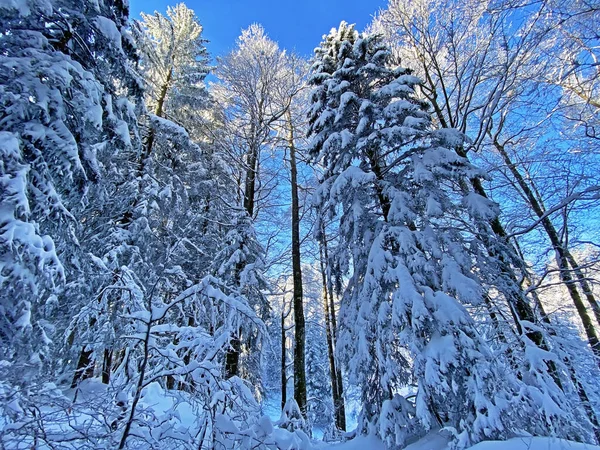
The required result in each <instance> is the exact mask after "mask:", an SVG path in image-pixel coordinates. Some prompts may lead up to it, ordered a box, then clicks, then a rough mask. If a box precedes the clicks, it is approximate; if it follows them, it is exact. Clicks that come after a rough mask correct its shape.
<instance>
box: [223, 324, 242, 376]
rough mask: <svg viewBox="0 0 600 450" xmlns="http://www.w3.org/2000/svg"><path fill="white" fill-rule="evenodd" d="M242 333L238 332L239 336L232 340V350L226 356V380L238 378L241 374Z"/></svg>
mask: <svg viewBox="0 0 600 450" xmlns="http://www.w3.org/2000/svg"><path fill="white" fill-rule="evenodd" d="M240 333H241V330H238V332H237V335H236V336H233V337H232V338H231V342H230V348H229V350H228V351H227V355H225V376H226V378H231V377H237V376H238V374H239V373H240V350H241V348H242V341H241V340H240Z"/></svg>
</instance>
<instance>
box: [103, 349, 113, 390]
mask: <svg viewBox="0 0 600 450" xmlns="http://www.w3.org/2000/svg"><path fill="white" fill-rule="evenodd" d="M112 359H113V351H112V350H109V349H104V361H103V364H102V383H104V384H108V382H109V381H110V373H111V370H112Z"/></svg>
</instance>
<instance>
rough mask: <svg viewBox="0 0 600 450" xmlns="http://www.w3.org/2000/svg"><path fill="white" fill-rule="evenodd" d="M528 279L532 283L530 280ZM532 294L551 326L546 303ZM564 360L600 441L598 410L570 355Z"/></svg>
mask: <svg viewBox="0 0 600 450" xmlns="http://www.w3.org/2000/svg"><path fill="white" fill-rule="evenodd" d="M528 281H529V282H530V283H531V281H530V280H528ZM531 295H532V296H533V300H534V302H535V305H536V307H537V308H538V310H539V311H540V316H541V318H542V321H543V322H544V323H545V324H547V325H549V326H551V325H552V323H551V321H550V317H548V314H546V310H545V309H544V305H543V304H542V301H541V300H540V298H539V296H538V295H537V292H535V291H532V292H531ZM549 332H550V334H553V335H555V334H556V332H555V331H554V330H553V329H552V328H551V327H550V330H549ZM563 362H564V364H565V366H566V367H567V370H568V371H569V376H570V378H571V382H572V383H573V385H574V386H575V389H576V390H577V396H578V397H579V400H580V401H581V404H582V405H583V409H584V411H585V413H586V415H587V417H588V419H589V421H590V423H591V424H592V428H593V430H594V436H595V437H596V441H597V442H598V443H600V423H599V422H598V416H597V415H596V412H595V411H594V408H593V407H592V404H591V403H590V398H589V397H588V395H587V392H586V390H585V387H584V386H583V384H582V383H581V381H579V378H578V377H577V374H576V373H575V368H574V367H573V365H572V364H571V360H570V359H569V357H568V356H567V355H564V356H563Z"/></svg>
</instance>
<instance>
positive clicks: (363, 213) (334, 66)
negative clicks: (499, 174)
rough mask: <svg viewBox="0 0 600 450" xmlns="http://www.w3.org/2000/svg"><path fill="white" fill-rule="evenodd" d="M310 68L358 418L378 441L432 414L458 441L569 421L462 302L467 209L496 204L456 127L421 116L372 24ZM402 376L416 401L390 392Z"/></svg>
mask: <svg viewBox="0 0 600 450" xmlns="http://www.w3.org/2000/svg"><path fill="white" fill-rule="evenodd" d="M312 72H313V74H312V78H311V84H312V85H313V86H314V91H313V94H312V109H311V111H310V113H309V119H310V122H311V130H310V134H311V137H312V149H311V154H312V157H313V161H315V162H318V163H320V164H322V165H323V166H324V175H323V177H322V180H321V185H320V188H319V189H318V191H317V193H316V194H315V203H316V204H317V206H318V208H319V209H320V212H321V214H322V216H323V218H324V219H325V218H337V219H338V220H339V229H340V239H341V242H342V244H343V251H342V252H339V251H338V252H336V254H335V255H334V257H335V258H336V259H337V261H336V263H337V265H338V266H339V267H342V268H348V269H350V267H351V270H348V274H347V275H349V276H350V278H349V283H348V287H347V288H346V290H345V291H344V293H343V297H342V303H341V310H340V317H339V319H340V330H339V338H338V351H340V352H341V353H342V355H343V356H344V357H345V360H346V363H347V365H348V368H349V373H350V376H351V379H352V380H354V381H355V382H357V383H359V384H360V386H361V387H362V401H363V411H362V420H361V423H362V426H363V427H365V428H371V427H372V428H374V429H375V430H377V432H378V434H379V435H380V437H381V438H382V439H383V440H384V442H386V444H387V445H388V446H390V447H393V446H395V445H403V444H404V443H405V442H406V439H407V438H409V437H411V436H414V435H418V434H419V433H422V432H423V431H424V430H428V429H430V428H433V427H447V428H448V429H451V430H453V433H454V437H455V440H456V443H457V444H458V445H459V446H467V445H471V444H473V443H475V442H478V441H480V440H483V439H489V438H503V437H507V436H509V435H510V432H511V430H515V429H527V430H528V431H530V432H531V433H534V434H544V435H547V434H555V433H558V434H563V433H564V434H568V433H570V432H573V427H571V426H570V425H569V418H568V417H566V416H567V413H566V412H565V411H563V410H561V409H560V407H559V406H558V405H557V404H556V403H555V402H554V399H553V397H552V395H551V394H552V393H550V394H549V393H548V392H544V391H541V390H540V389H537V388H535V387H533V386H531V385H525V384H524V383H523V382H522V381H521V380H519V378H518V377H517V376H516V374H515V373H514V372H513V371H512V369H511V367H510V366H509V364H508V363H507V361H506V360H505V359H504V358H503V357H502V355H498V354H494V353H493V351H492V349H491V348H490V347H489V346H488V345H487V343H486V341H485V339H484V338H483V336H482V335H480V333H479V329H478V325H477V323H476V322H475V320H474V318H473V316H472V315H471V313H470V310H473V309H474V308H476V307H477V306H478V305H481V304H482V303H483V302H484V299H485V295H486V292H485V289H484V286H483V285H482V280H481V279H480V277H479V276H478V272H481V271H485V270H486V267H482V266H478V265H477V264H476V263H478V262H480V258H479V255H480V253H481V250H480V248H481V247H482V245H483V244H482V242H481V240H482V237H481V236H480V235H478V233H474V232H473V230H472V227H471V226H470V222H476V221H477V220H479V218H480V217H488V218H492V217H496V216H497V214H498V208H497V205H495V204H494V203H493V202H491V201H489V200H488V199H486V198H484V197H482V196H480V195H478V194H476V193H473V192H465V190H464V189H463V188H462V186H464V184H465V182H466V181H468V180H470V179H472V178H475V177H482V176H483V175H484V174H483V173H482V172H481V171H480V170H478V169H477V168H476V167H474V166H472V165H471V164H470V163H469V162H468V161H467V160H466V159H464V158H463V157H461V156H459V155H458V154H457V153H456V151H455V148H456V147H459V146H461V145H463V143H464V137H463V135H462V134H461V133H459V132H458V131H456V130H450V129H445V130H434V129H433V127H432V124H431V119H430V116H429V113H428V112H427V107H428V106H427V104H426V103H424V102H423V101H421V100H419V99H418V98H417V96H416V94H415V88H416V87H417V86H418V84H419V80H418V79H417V78H416V77H414V76H412V75H411V74H410V71H409V70H407V69H403V68H394V67H391V65H390V53H389V51H388V49H387V48H386V47H385V46H384V45H382V43H381V39H380V38H379V37H378V36H377V35H368V34H367V35H359V34H358V33H357V32H356V31H354V28H353V27H352V26H348V25H346V24H345V23H342V24H341V25H340V28H339V29H337V30H332V32H331V33H330V34H329V35H328V36H327V37H326V38H325V41H324V42H323V43H322V44H321V46H320V47H319V48H317V49H316V51H315V58H314V65H313V69H312ZM483 239H485V237H483ZM413 384H416V386H417V388H416V393H415V394H416V395H415V398H414V403H412V402H409V401H407V400H406V398H404V397H403V396H402V395H400V392H401V391H402V392H404V391H403V390H404V389H407V388H409V387H410V386H411V385H413ZM542 398H543V399H544V400H543V401H540V399H542ZM558 424H560V425H564V426H565V427H564V429H562V426H561V427H560V428H558V427H557V428H554V427H556V426H557V425H558ZM575 428H576V427H575Z"/></svg>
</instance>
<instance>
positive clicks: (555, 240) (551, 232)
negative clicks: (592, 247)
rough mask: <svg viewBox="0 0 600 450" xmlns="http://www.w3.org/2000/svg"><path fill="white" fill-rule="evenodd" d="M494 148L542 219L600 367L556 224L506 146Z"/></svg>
mask: <svg viewBox="0 0 600 450" xmlns="http://www.w3.org/2000/svg"><path fill="white" fill-rule="evenodd" d="M494 147H495V148H496V150H497V151H498V152H499V153H500V155H501V156H502V159H503V160H504V163H505V164H506V165H507V167H508V169H509V170H510V172H511V174H512V175H513V176H514V178H515V180H516V182H517V184H518V185H519V188H520V189H521V191H522V192H523V194H524V195H525V197H526V198H527V201H528V203H529V206H530V207H531V209H532V210H533V212H534V213H535V214H536V216H538V218H539V219H540V223H541V224H542V227H543V229H544V231H545V232H546V235H547V236H548V239H549V240H550V243H551V244H552V248H553V249H554V252H555V259H556V264H557V265H558V270H559V275H560V279H561V281H562V282H563V283H564V285H565V286H566V288H567V290H568V292H569V295H570V297H571V300H572V301H573V304H574V305H575V309H576V310H577V313H578V314H579V318H580V319H581V323H582V324H583V329H584V330H585V334H586V336H587V339H588V342H589V344H590V347H591V348H592V352H593V353H594V355H595V357H596V359H597V364H598V366H600V341H599V340H598V335H597V334H596V330H595V328H594V324H593V322H592V319H591V318H590V316H589V314H588V312H587V309H586V307H585V304H584V303H583V299H582V298H581V295H580V294H579V291H578V290H577V286H576V282H577V281H576V280H574V279H573V277H572V275H571V269H570V267H569V257H568V251H567V249H565V247H564V246H563V244H562V242H561V240H560V237H559V234H558V231H557V230H556V228H555V227H554V224H553V223H552V221H551V220H550V218H549V217H548V216H546V215H545V211H544V208H543V205H541V204H540V202H539V201H538V200H537V198H536V197H535V194H534V192H533V191H532V189H531V188H530V186H529V185H528V184H527V182H526V181H525V179H524V178H523V176H522V175H521V173H520V172H519V171H518V169H517V167H516V165H515V164H514V163H513V162H512V161H511V159H510V156H509V155H508V153H507V152H506V149H505V148H504V146H503V145H502V144H500V143H499V142H498V140H497V139H494ZM573 264H574V266H575V267H577V271H579V273H580V275H581V277H580V280H579V281H585V280H584V277H583V273H582V272H581V271H580V268H579V266H578V265H577V263H576V262H575V260H574V259H573ZM575 267H574V268H575ZM586 284H587V282H586ZM584 290H585V288H584ZM588 294H589V295H590V296H591V297H593V294H592V293H591V290H590V289H589V286H588ZM588 300H589V298H588ZM594 304H596V309H597V303H596V302H595V299H593V302H592V305H594ZM592 307H593V306H592Z"/></svg>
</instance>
